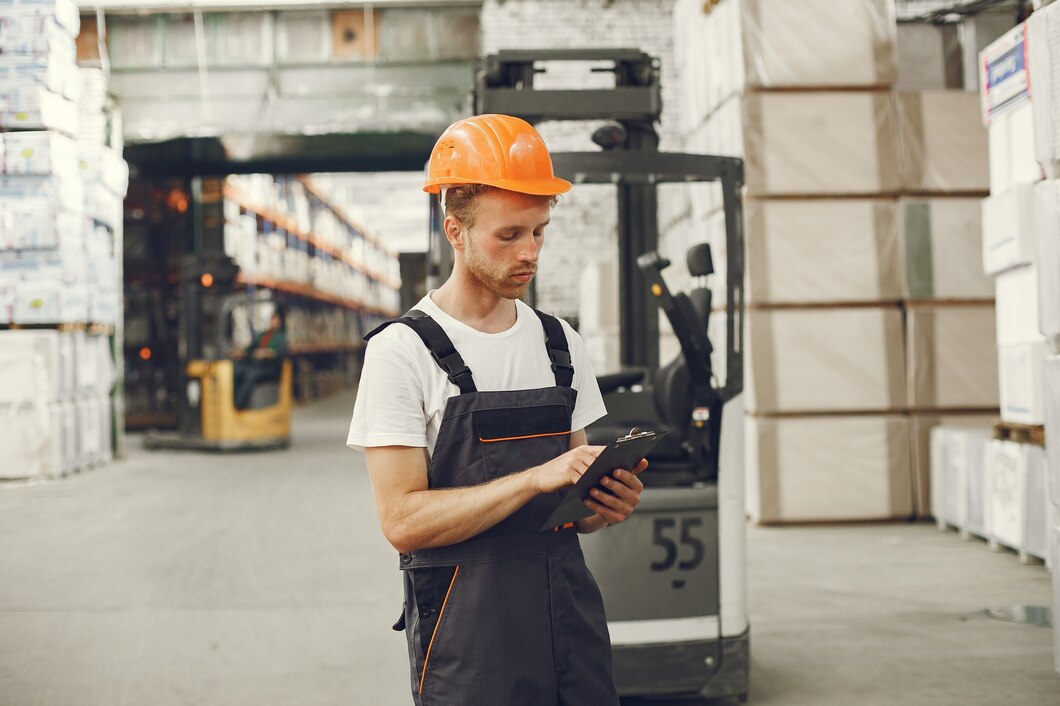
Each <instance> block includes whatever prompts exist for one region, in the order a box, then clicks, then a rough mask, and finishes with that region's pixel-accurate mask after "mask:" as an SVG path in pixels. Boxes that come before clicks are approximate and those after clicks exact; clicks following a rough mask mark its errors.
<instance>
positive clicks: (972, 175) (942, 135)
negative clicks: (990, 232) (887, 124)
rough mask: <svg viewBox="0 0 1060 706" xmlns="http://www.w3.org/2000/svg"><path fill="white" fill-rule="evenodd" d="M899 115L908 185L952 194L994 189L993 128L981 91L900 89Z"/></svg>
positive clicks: (903, 179) (904, 178) (902, 160)
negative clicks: (985, 117)
mask: <svg viewBox="0 0 1060 706" xmlns="http://www.w3.org/2000/svg"><path fill="white" fill-rule="evenodd" d="M895 115H896V120H897V127H898V145H899V150H900V152H899V155H900V156H899V159H898V165H899V171H900V179H901V185H902V188H903V189H904V190H906V191H912V192H917V193H921V192H928V193H950V192H977V191H978V192H985V191H987V190H988V189H989V188H990V176H989V171H988V156H987V155H988V149H987V133H986V129H985V128H984V127H983V123H982V118H981V117H980V113H979V97H978V96H977V95H976V94H975V93H971V92H968V91H959V90H958V91H914V92H899V93H896V94H895Z"/></svg>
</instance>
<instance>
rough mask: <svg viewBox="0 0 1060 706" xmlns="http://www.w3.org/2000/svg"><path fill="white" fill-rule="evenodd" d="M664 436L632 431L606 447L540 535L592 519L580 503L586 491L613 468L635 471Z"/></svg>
mask: <svg viewBox="0 0 1060 706" xmlns="http://www.w3.org/2000/svg"><path fill="white" fill-rule="evenodd" d="M665 435H666V432H665V431H664V432H660V433H656V432H654V431H641V430H640V429H636V428H634V429H633V430H631V431H630V432H629V434H627V435H626V436H623V437H620V438H618V439H616V440H615V441H612V442H611V443H610V444H608V445H607V446H606V447H605V448H604V450H603V451H601V452H600V455H599V456H597V457H596V460H595V461H593V463H592V465H590V466H589V468H587V469H586V470H585V473H583V474H582V477H581V478H579V479H578V482H577V483H575V484H574V486H573V487H571V489H570V490H568V491H567V495H566V496H564V498H563V501H562V502H560V504H559V505H558V506H557V507H556V509H555V510H554V511H553V512H552V514H551V515H549V517H548V519H547V520H546V521H545V524H544V525H542V527H541V531H542V532H545V531H548V530H551V529H553V528H554V527H561V526H563V525H565V524H567V523H568V522H577V521H578V520H582V519H584V518H586V517H590V516H592V515H593V511H592V510H590V509H589V508H587V507H585V505H584V504H583V503H582V501H583V500H585V499H586V498H588V497H589V491H590V490H592V488H593V487H594V486H596V485H597V484H599V482H600V479H601V478H603V477H604V476H606V475H609V474H610V473H611V472H612V471H614V470H615V469H616V468H625V469H630V468H634V467H635V466H636V465H637V464H638V463H640V460H641V459H642V458H644V457H645V456H647V455H648V452H649V451H651V450H652V448H653V447H654V446H655V444H657V443H658V442H659V439H661V438H662V437H663V436H665Z"/></svg>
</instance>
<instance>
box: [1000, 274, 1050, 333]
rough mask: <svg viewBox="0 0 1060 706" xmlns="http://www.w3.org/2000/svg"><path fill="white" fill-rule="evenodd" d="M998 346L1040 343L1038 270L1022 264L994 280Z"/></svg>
mask: <svg viewBox="0 0 1060 706" xmlns="http://www.w3.org/2000/svg"><path fill="white" fill-rule="evenodd" d="M994 292H995V295H994V300H995V302H996V304H997V344H998V345H999V346H1010V345H1014V344H1018V343H1034V342H1036V341H1041V340H1043V336H1042V334H1041V331H1039V330H1038V270H1037V268H1035V266H1034V265H1024V266H1023V267H1016V268H1014V269H1011V270H1007V271H1005V272H1002V273H1001V274H999V275H998V276H997V277H995V278H994Z"/></svg>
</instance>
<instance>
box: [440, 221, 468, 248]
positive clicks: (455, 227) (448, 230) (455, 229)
mask: <svg viewBox="0 0 1060 706" xmlns="http://www.w3.org/2000/svg"><path fill="white" fill-rule="evenodd" d="M442 229H443V230H444V231H445V239H446V240H448V241H449V244H450V245H452V246H453V250H463V249H464V224H463V223H461V222H460V221H459V220H457V218H456V216H446V217H445V222H444V223H442Z"/></svg>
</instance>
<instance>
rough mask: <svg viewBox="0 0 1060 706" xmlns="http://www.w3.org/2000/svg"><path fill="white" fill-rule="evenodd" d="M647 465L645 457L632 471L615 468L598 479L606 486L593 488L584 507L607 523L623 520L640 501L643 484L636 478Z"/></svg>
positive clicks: (613, 523)
mask: <svg viewBox="0 0 1060 706" xmlns="http://www.w3.org/2000/svg"><path fill="white" fill-rule="evenodd" d="M647 467H648V461H647V459H641V461H640V463H638V464H637V467H636V468H634V469H633V470H632V471H626V470H622V469H619V470H616V471H614V472H613V473H612V474H611V475H609V476H604V477H603V478H602V479H600V484H601V485H602V486H603V487H604V488H606V490H601V489H600V488H593V489H592V490H590V491H589V497H588V498H586V499H585V507H587V508H589V509H590V510H592V511H593V512H595V513H596V514H597V515H599V516H600V517H601V518H602V519H603V520H604V521H605V522H606V523H607V524H609V525H617V524H618V523H619V522H623V521H625V519H626V518H627V517H629V516H630V515H631V514H632V513H633V508H635V507H636V506H637V505H638V504H639V503H640V493H641V491H642V490H644V484H643V483H641V481H640V478H637V476H638V475H640V473H641V472H643V471H644V469H646V468H647Z"/></svg>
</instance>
